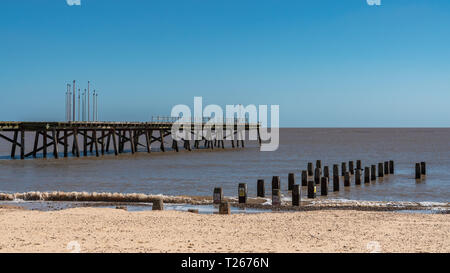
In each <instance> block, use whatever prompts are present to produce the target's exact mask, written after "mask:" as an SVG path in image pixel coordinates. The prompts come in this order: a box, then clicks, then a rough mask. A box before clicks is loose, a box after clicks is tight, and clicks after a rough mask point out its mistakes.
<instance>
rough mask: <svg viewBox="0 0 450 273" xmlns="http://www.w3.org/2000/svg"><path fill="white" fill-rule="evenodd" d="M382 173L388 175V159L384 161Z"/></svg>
mask: <svg viewBox="0 0 450 273" xmlns="http://www.w3.org/2000/svg"><path fill="white" fill-rule="evenodd" d="M384 175H389V161H386V162H384Z"/></svg>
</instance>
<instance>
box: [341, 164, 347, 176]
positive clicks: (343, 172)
mask: <svg viewBox="0 0 450 273" xmlns="http://www.w3.org/2000/svg"><path fill="white" fill-rule="evenodd" d="M346 173H347V163H345V162H342V164H341V176H345V174H346Z"/></svg>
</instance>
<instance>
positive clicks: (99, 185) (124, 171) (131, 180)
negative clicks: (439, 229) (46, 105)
mask: <svg viewBox="0 0 450 273" xmlns="http://www.w3.org/2000/svg"><path fill="white" fill-rule="evenodd" d="M26 138H27V142H26V143H27V147H28V148H27V149H26V150H27V152H28V151H30V149H31V146H32V142H33V139H34V136H32V135H31V134H30V135H27V137H26ZM166 141H167V143H166V146H169V147H170V143H171V142H170V139H168V140H166ZM280 142H281V143H280V147H279V149H278V150H277V151H275V152H260V151H259V148H258V144H257V143H256V142H248V143H247V144H246V147H245V148H244V149H231V148H230V146H231V145H230V143H229V142H226V143H225V145H226V147H227V149H226V150H220V149H215V150H214V151H210V150H201V151H194V152H187V151H184V150H181V152H180V153H175V152H173V151H169V152H166V153H162V152H156V150H158V148H157V145H156V144H155V147H154V148H155V152H154V153H152V154H150V155H149V154H147V153H146V152H144V149H142V148H141V149H142V152H140V153H137V154H134V155H132V154H131V153H128V154H123V155H120V156H118V157H115V156H114V155H111V154H110V155H106V156H104V157H100V158H96V157H94V156H90V157H87V158H83V157H81V158H79V159H78V158H73V157H71V158H67V159H53V158H52V151H51V149H49V158H48V159H43V158H38V159H27V160H23V161H22V160H17V159H16V160H11V159H10V158H9V154H10V144H9V143H7V142H6V141H4V140H0V192H25V191H66V192H68V191H87V192H123V193H133V192H137V193H146V194H164V195H203V196H206V195H212V192H213V189H214V187H222V188H223V189H224V193H225V195H227V196H236V195H237V187H238V183H247V184H248V188H249V195H250V196H255V195H256V181H257V180H258V179H264V180H265V182H266V195H267V196H269V193H270V191H269V190H270V187H271V180H272V176H274V175H276V176H280V177H281V183H282V190H283V191H284V194H285V195H287V194H288V192H287V177H288V173H290V172H294V173H295V174H296V178H297V183H300V178H301V171H302V170H305V169H306V166H307V163H308V162H314V163H315V161H316V160H317V159H320V160H322V165H323V166H327V165H328V166H330V171H331V170H332V166H333V164H339V168H340V164H341V162H348V161H349V160H353V161H355V164H356V160H358V159H360V160H362V165H363V167H365V166H370V165H372V164H377V163H379V162H384V161H388V160H394V161H395V169H396V174H395V175H390V176H389V177H386V178H384V179H383V180H378V179H377V181H376V182H371V183H370V184H366V185H364V184H363V185H361V186H356V185H354V181H353V182H352V186H351V187H350V188H344V187H343V181H341V190H340V191H339V192H332V183H330V193H329V195H328V197H325V198H329V199H330V198H331V199H352V200H377V201H378V200H379V201H420V202H426V201H430V202H449V200H450V191H449V189H450V129H281V130H280ZM80 144H81V143H80ZM126 148H127V147H126ZM60 151H62V146H60ZM40 156H42V155H40ZM421 161H425V162H427V172H428V175H427V177H426V179H424V180H422V181H416V180H415V179H414V166H415V163H416V162H421ZM347 164H348V163H347ZM319 195H320V189H319ZM302 196H303V197H306V189H305V188H303V192H302ZM319 198H323V197H320V196H319Z"/></svg>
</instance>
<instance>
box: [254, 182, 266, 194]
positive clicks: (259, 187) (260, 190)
mask: <svg viewBox="0 0 450 273" xmlns="http://www.w3.org/2000/svg"><path fill="white" fill-rule="evenodd" d="M256 196H257V197H266V192H265V188H264V179H258V182H257V195H256Z"/></svg>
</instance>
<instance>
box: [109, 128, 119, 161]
mask: <svg viewBox="0 0 450 273" xmlns="http://www.w3.org/2000/svg"><path fill="white" fill-rule="evenodd" d="M111 137H112V141H113V148H114V154H115V155H116V156H117V155H119V151H118V150H117V142H116V129H111Z"/></svg>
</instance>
